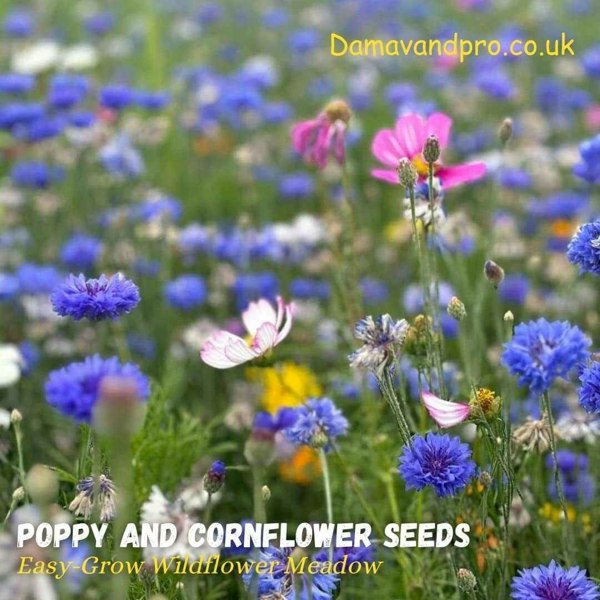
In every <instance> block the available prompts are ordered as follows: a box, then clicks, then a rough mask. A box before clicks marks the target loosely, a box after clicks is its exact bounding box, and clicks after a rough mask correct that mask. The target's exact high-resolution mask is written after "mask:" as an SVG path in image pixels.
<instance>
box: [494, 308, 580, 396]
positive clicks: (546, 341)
mask: <svg viewBox="0 0 600 600" xmlns="http://www.w3.org/2000/svg"><path fill="white" fill-rule="evenodd" d="M590 345H591V340H590V339H589V338H588V337H587V336H586V335H585V334H584V333H583V332H582V331H581V329H579V327H576V326H574V325H571V324H570V323H569V322H567V321H547V320H546V319H544V318H541V319H538V320H537V321H530V322H529V323H520V324H519V325H517V326H516V327H515V333H514V336H513V338H512V339H511V340H510V341H509V342H507V343H506V344H504V352H503V354H502V364H503V365H504V366H505V367H506V368H507V369H508V370H509V372H510V373H511V375H515V376H518V377H519V385H524V386H527V387H528V388H529V389H530V391H531V392H532V393H534V394H542V393H543V392H546V391H547V390H548V389H549V388H550V386H551V385H552V383H553V381H554V380H555V379H556V378H557V377H566V376H567V375H568V374H569V373H570V372H571V371H572V370H573V368H574V367H575V366H576V365H578V364H579V363H581V362H582V361H584V360H585V359H586V358H587V357H588V355H589V352H588V348H589V346H590Z"/></svg>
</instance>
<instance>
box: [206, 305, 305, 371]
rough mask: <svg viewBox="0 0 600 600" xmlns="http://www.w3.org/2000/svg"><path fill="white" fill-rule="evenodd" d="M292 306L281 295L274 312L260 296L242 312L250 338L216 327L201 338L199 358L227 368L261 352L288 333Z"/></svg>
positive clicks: (263, 353)
mask: <svg viewBox="0 0 600 600" xmlns="http://www.w3.org/2000/svg"><path fill="white" fill-rule="evenodd" d="M293 310H294V305H293V304H284V302H283V300H282V299H281V298H277V312H275V310H274V309H273V307H272V306H271V304H270V303H269V302H267V301H266V300H265V299H263V298H261V299H260V300H259V301H258V302H250V304H249V305H248V308H247V309H246V310H245V311H244V312H243V313H242V321H243V322H244V327H246V330H247V331H248V334H249V336H250V338H249V340H248V341H246V340H245V339H243V338H241V337H239V336H237V335H234V334H233V333H230V332H229V331H224V330H223V331H218V332H217V333H215V334H213V335H212V336H211V337H210V338H209V339H208V340H206V342H204V345H203V346H202V348H201V350H200V358H202V360H203V361H204V362H205V363H206V364H207V365H210V366H211V367H214V368H215V369H230V368H231V367H236V366H237V365H241V364H243V363H246V362H249V361H251V360H254V359H255V358H259V357H261V356H264V355H265V354H267V353H268V352H269V351H270V350H272V349H273V348H274V347H275V346H277V345H278V344H279V343H280V342H282V341H283V340H284V339H285V338H286V337H287V335H288V334H289V332H290V329H291V328H292V313H293Z"/></svg>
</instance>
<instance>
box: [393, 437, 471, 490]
mask: <svg viewBox="0 0 600 600" xmlns="http://www.w3.org/2000/svg"><path fill="white" fill-rule="evenodd" d="M398 470H399V471H400V475H402V478H403V479H404V481H405V483H406V487H407V489H414V490H422V489H424V488H425V487H427V486H431V487H433V489H434V490H435V492H436V494H437V495H438V496H452V495H454V494H456V493H457V492H459V491H460V490H462V489H463V488H464V487H465V486H466V485H467V484H468V483H469V481H471V479H472V478H473V477H474V476H475V472H476V469H475V463H474V462H473V461H472V460H471V449H470V448H469V446H468V445H467V444H463V443H462V442H461V441H460V438H459V437H452V438H451V437H450V436H449V435H447V434H439V433H432V432H429V433H428V434H427V435H425V436H424V437H423V436H420V435H417V436H415V437H414V438H413V439H412V444H406V445H405V446H404V448H403V450H402V455H401V456H400V467H399V469H398Z"/></svg>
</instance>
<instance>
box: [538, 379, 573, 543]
mask: <svg viewBox="0 0 600 600" xmlns="http://www.w3.org/2000/svg"><path fill="white" fill-rule="evenodd" d="M542 405H543V410H544V412H545V413H546V416H547V417H548V426H549V428H550V452H551V453H552V461H553V463H554V483H555V485H556V492H557V494H558V500H559V502H560V507H561V508H562V511H563V515H564V517H565V532H566V535H565V544H566V546H567V553H568V554H571V528H570V526H569V513H568V511H567V500H566V498H565V493H564V490H563V485H562V480H561V478H560V470H559V468H558V457H557V452H556V435H555V433H554V418H553V415H552V406H551V405H550V396H549V394H548V391H547V390H546V391H545V392H544V394H543V395H542Z"/></svg>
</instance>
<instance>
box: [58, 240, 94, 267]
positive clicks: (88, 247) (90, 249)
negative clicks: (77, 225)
mask: <svg viewBox="0 0 600 600" xmlns="http://www.w3.org/2000/svg"><path fill="white" fill-rule="evenodd" d="M101 254H102V242H101V241H100V240H99V239H98V238H95V237H92V236H90V235H83V234H81V233H76V234H75V235H73V236H71V237H70V238H69V239H68V240H67V241H66V242H65V243H64V244H63V246H62V248H61V249H60V260H61V261H62V262H63V263H64V264H65V265H67V267H69V268H70V269H89V268H90V267H93V266H94V265H95V264H96V262H97V261H98V259H99V258H100V255H101Z"/></svg>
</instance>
